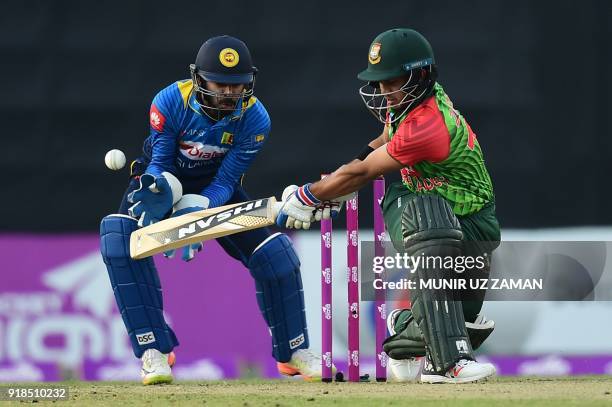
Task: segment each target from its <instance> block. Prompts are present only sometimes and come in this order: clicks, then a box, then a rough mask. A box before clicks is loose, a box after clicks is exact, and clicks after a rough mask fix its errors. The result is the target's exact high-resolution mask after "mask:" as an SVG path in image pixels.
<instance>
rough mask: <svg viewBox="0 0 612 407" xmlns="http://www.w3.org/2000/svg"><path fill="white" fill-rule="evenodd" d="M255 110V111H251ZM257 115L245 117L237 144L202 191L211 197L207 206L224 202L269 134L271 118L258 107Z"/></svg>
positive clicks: (215, 205)
mask: <svg viewBox="0 0 612 407" xmlns="http://www.w3.org/2000/svg"><path fill="white" fill-rule="evenodd" d="M254 113H255V112H254ZM256 113H257V114H256V115H253V116H251V117H249V118H248V119H246V120H245V123H244V125H243V127H242V130H241V132H240V134H239V135H238V137H237V138H236V144H235V145H233V146H232V148H231V149H230V151H229V152H228V153H227V155H226V156H225V158H224V159H223V161H222V162H221V167H219V170H218V171H217V174H216V176H215V178H214V179H213V181H212V182H211V183H210V184H209V185H208V186H206V188H204V189H203V190H202V192H201V194H202V195H204V196H206V197H207V198H208V199H210V207H211V208H214V207H217V206H221V205H223V204H225V203H226V202H227V201H228V200H229V199H230V198H231V197H232V195H233V194H234V188H235V186H236V184H238V182H239V180H240V177H241V176H242V174H244V173H245V172H246V171H247V170H248V168H249V166H250V165H251V162H252V161H253V159H254V158H255V156H257V153H258V152H259V150H261V148H262V147H263V145H264V142H265V141H266V140H267V139H268V135H269V134H270V129H271V122H270V117H269V116H268V113H267V112H266V111H265V109H263V107H262V108H261V109H258V111H257V112H256Z"/></svg>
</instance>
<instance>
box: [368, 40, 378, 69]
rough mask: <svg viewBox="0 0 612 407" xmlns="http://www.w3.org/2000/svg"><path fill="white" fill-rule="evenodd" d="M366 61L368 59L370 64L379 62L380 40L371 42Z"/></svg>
mask: <svg viewBox="0 0 612 407" xmlns="http://www.w3.org/2000/svg"><path fill="white" fill-rule="evenodd" d="M368 61H370V63H371V64H377V63H379V62H380V42H375V43H374V44H372V47H371V48H370V53H369V54H368Z"/></svg>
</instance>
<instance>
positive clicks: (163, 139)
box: [146, 84, 180, 176]
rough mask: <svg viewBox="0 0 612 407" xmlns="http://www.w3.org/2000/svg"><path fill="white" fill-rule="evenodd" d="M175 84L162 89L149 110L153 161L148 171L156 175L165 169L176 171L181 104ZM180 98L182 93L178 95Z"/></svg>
mask: <svg viewBox="0 0 612 407" xmlns="http://www.w3.org/2000/svg"><path fill="white" fill-rule="evenodd" d="M175 87H176V85H175V84H173V85H171V86H169V87H167V88H165V89H163V90H162V91H160V92H159V93H158V94H157V95H156V96H155V98H154V99H153V102H152V103H151V109H150V110H149V125H150V128H151V132H150V136H149V141H150V144H151V162H150V163H149V165H148V167H147V170H146V172H147V173H149V174H153V175H155V176H157V175H160V174H161V173H162V172H164V171H168V172H171V173H176V168H175V158H176V145H177V138H178V130H177V129H178V123H177V122H178V118H177V117H176V116H177V114H178V112H179V110H180V109H179V108H178V106H180V100H177V94H178V89H175ZM178 97H179V98H180V95H178ZM177 102H178V103H177Z"/></svg>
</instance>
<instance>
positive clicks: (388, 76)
mask: <svg viewBox="0 0 612 407" xmlns="http://www.w3.org/2000/svg"><path fill="white" fill-rule="evenodd" d="M358 78H359V79H360V80H362V81H365V82H367V84H366V85H364V86H362V87H361V89H360V91H359V92H360V94H361V96H362V98H363V100H364V103H365V104H366V106H367V108H368V109H369V110H370V111H371V112H372V113H373V114H374V116H375V117H376V118H377V119H378V120H379V121H380V122H381V123H383V124H384V128H383V131H382V134H380V136H378V137H377V138H375V139H374V140H372V141H371V142H370V143H369V144H368V145H367V146H366V147H365V148H364V149H363V151H362V152H361V153H360V154H359V155H358V156H357V157H356V159H355V160H353V161H352V162H350V163H348V164H346V165H343V166H341V167H340V168H338V169H337V170H336V171H335V172H333V173H332V174H331V175H329V176H328V177H326V178H325V179H323V180H320V181H317V182H314V183H309V184H306V185H303V186H301V187H299V188H298V187H297V186H289V187H287V188H286V189H285V191H284V194H283V206H282V209H281V210H280V212H279V215H278V217H277V223H278V224H279V225H283V226H285V227H287V228H296V229H299V228H304V229H307V228H309V227H310V224H311V222H313V221H315V220H318V219H320V218H321V217H323V218H325V217H328V216H333V214H334V213H337V210H338V208H339V203H340V202H342V201H343V200H345V199H346V195H347V194H351V193H353V192H354V191H357V190H359V189H360V188H362V187H363V186H365V185H367V184H368V183H369V182H371V181H372V180H374V179H375V178H376V177H378V176H380V175H382V174H386V173H389V172H392V171H400V173H401V176H402V181H401V182H396V183H393V184H391V185H390V186H389V187H388V188H387V191H386V194H385V198H384V201H383V203H382V210H383V214H384V219H385V224H386V227H387V231H388V234H389V236H390V238H391V240H392V242H393V243H394V245H395V247H396V248H397V249H398V251H400V250H401V251H402V252H405V253H408V254H409V255H415V256H416V255H425V256H428V255H429V256H442V257H445V256H454V258H456V256H460V255H472V256H473V255H484V256H485V257H488V258H489V259H490V253H491V252H492V250H493V249H494V248H495V247H497V245H498V244H499V240H500V231H499V224H498V221H497V218H496V216H495V203H494V194H493V187H492V184H491V179H490V177H489V174H488V172H487V169H486V167H485V164H484V159H483V153H482V150H481V147H480V144H479V142H478V140H477V138H476V135H475V134H474V132H473V131H472V129H471V128H470V126H469V124H468V123H467V121H466V120H465V118H464V117H463V116H462V115H461V114H460V113H459V111H457V110H456V109H455V108H454V107H453V104H452V102H451V101H450V99H449V97H448V96H447V95H446V93H445V92H444V89H443V88H442V86H441V85H440V84H439V83H438V82H437V81H436V79H437V71H436V65H435V60H434V54H433V51H432V48H431V46H430V44H429V42H428V41H427V40H426V39H425V38H424V37H423V36H422V35H421V34H419V33H418V32H416V31H414V30H410V29H392V30H389V31H385V32H383V33H382V34H380V35H378V36H377V37H376V38H375V39H374V41H373V42H372V44H371V45H370V49H369V53H368V67H367V69H366V70H364V71H363V72H361V73H359V75H358ZM330 207H331V210H330V209H329V208H330ZM322 208H324V209H322ZM414 271H415V272H414V274H413V278H414V279H426V278H440V279H441V278H445V275H444V271H445V270H443V268H442V267H441V266H438V268H436V266H434V267H430V268H427V269H425V268H424V267H416V270H414ZM477 271H479V272H485V273H486V272H488V270H477ZM453 273H454V271H453ZM410 298H411V304H412V307H411V309H409V310H395V311H393V312H391V313H390V315H389V319H388V321H387V325H388V327H389V330H390V333H391V334H392V336H391V337H389V338H388V339H387V341H385V350H386V352H387V354H389V356H390V357H391V358H393V359H398V360H399V362H401V361H402V360H404V361H407V362H413V361H415V360H417V359H416V358H418V357H421V356H425V361H426V362H425V366H424V367H423V369H422V372H421V375H420V379H421V381H422V382H426V383H466V382H472V381H476V380H480V379H484V378H487V377H489V376H492V375H494V374H495V367H494V366H493V365H491V364H489V363H479V362H477V361H476V359H475V357H474V352H473V350H474V349H475V348H477V347H478V346H480V344H481V343H482V342H483V341H484V340H485V339H486V338H487V337H488V335H489V334H490V333H491V331H492V330H493V327H494V324H493V323H492V321H487V320H486V319H485V318H484V317H482V316H480V315H479V312H480V310H481V307H482V303H483V299H484V293H480V294H474V295H470V296H469V297H465V298H466V300H464V301H461V299H463V298H464V297H462V298H461V299H458V298H457V295H456V294H455V295H454V294H453V292H450V293H449V292H447V291H441V290H433V289H431V288H426V287H425V288H422V287H420V286H419V285H418V284H415V288H414V289H411V290H410ZM466 325H467V327H466ZM390 366H391V367H392V366H393V365H392V364H391V363H390ZM408 367H410V363H408Z"/></svg>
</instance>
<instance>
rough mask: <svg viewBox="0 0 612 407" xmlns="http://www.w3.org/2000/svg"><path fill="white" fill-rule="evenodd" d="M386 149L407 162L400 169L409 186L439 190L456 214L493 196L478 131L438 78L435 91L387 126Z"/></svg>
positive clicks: (413, 189) (415, 189)
mask: <svg viewBox="0 0 612 407" xmlns="http://www.w3.org/2000/svg"><path fill="white" fill-rule="evenodd" d="M387 151H388V152H389V154H390V155H391V156H392V157H393V158H394V159H396V160H397V161H398V162H400V163H401V164H404V165H406V167H404V168H403V169H402V170H401V174H402V181H403V184H404V186H405V187H406V188H407V189H408V190H409V191H411V192H413V193H436V194H440V195H441V196H442V197H444V198H445V199H446V200H447V201H448V202H449V203H450V204H451V206H452V208H453V211H454V213H455V214H456V215H459V216H464V215H470V214H472V213H475V212H477V211H479V210H480V209H482V208H483V206H485V205H486V204H487V203H489V202H491V201H493V199H494V195H493V185H492V183H491V178H490V176H489V173H488V172H487V169H486V167H485V163H484V158H483V154H482V149H481V148H480V144H479V143H478V140H477V139H476V135H475V134H474V132H473V131H472V129H471V128H470V126H469V124H468V123H467V122H466V121H465V118H464V117H463V116H462V115H461V114H460V113H459V112H458V111H457V110H456V109H455V108H454V107H453V103H452V102H451V100H450V99H449V97H448V95H447V94H446V93H445V92H444V89H443V88H442V86H440V85H439V84H438V83H436V84H435V86H434V94H433V96H432V97H430V98H428V99H426V100H425V101H424V102H423V103H422V104H421V105H419V106H418V107H417V108H415V109H414V110H412V111H411V112H409V113H408V114H407V115H406V117H404V118H403V119H401V120H398V121H397V122H395V123H394V124H393V125H391V126H389V143H388V144H387ZM398 192H399V191H398ZM396 195H398V196H399V195H401V193H396ZM392 199H395V197H391V196H390V197H387V198H386V200H392Z"/></svg>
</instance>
